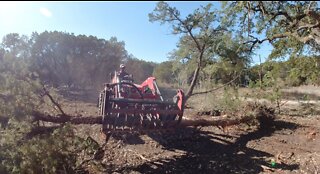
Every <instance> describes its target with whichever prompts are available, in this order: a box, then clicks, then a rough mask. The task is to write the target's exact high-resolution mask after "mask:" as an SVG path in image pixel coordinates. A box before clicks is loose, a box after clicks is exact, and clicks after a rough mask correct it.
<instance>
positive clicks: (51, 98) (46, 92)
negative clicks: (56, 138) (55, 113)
mask: <svg viewBox="0 0 320 174" xmlns="http://www.w3.org/2000/svg"><path fill="white" fill-rule="evenodd" d="M43 91H44V95H46V96H47V97H49V99H50V101H51V102H52V103H53V104H54V105H55V106H56V107H57V108H58V110H59V111H60V112H61V114H62V115H66V114H65V113H64V111H63V110H62V107H61V106H60V105H59V103H58V102H56V101H55V100H54V99H53V97H52V96H51V94H50V93H49V91H48V90H47V89H46V88H45V86H43Z"/></svg>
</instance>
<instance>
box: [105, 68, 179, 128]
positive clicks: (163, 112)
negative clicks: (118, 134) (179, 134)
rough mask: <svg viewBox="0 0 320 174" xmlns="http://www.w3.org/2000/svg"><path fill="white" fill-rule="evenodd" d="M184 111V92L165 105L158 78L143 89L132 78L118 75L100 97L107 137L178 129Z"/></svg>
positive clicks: (150, 80)
mask: <svg viewBox="0 0 320 174" xmlns="http://www.w3.org/2000/svg"><path fill="white" fill-rule="evenodd" d="M183 107H184V93H183V91H182V90H180V89H179V90H178V91H177V94H176V96H175V97H174V98H173V101H164V100H163V97H162V95H161V93H160V90H159V88H158V85H157V83H156V79H155V78H154V77H149V78H147V79H146V80H145V81H144V82H143V83H142V84H140V85H139V84H134V83H133V79H132V75H127V76H124V77H120V76H119V75H118V74H117V73H116V72H115V73H114V75H113V76H112V79H111V83H106V84H104V89H103V90H102V91H101V92H100V97H99V113H100V114H101V115H102V117H103V120H102V122H103V127H102V131H103V133H105V134H108V133H111V132H114V131H141V130H159V129H170V128H174V127H175V126H176V125H178V124H179V123H180V121H181V119H182V115H183Z"/></svg>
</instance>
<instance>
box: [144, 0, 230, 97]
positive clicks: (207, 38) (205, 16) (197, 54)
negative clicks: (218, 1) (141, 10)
mask: <svg viewBox="0 0 320 174" xmlns="http://www.w3.org/2000/svg"><path fill="white" fill-rule="evenodd" d="M211 6H212V4H210V3H209V4H208V5H207V6H205V7H201V8H198V9H197V10H195V11H194V13H192V14H189V15H188V16H187V17H185V18H183V17H181V15H180V12H179V11H178V10H177V9H176V8H174V7H170V6H169V5H168V4H167V3H166V2H158V4H157V6H156V8H155V9H154V11H153V12H152V13H150V14H149V20H150V21H151V22H155V21H158V22H160V24H165V23H168V24H170V25H171V26H172V33H173V34H179V35H182V37H181V41H180V44H181V46H185V47H188V50H189V51H188V52H187V53H188V56H187V57H186V58H187V59H189V61H193V62H194V63H195V67H194V68H193V75H192V80H191V83H190V86H189V89H188V91H187V93H186V98H189V97H190V96H191V95H192V93H193V90H194V87H195V86H196V84H197V81H198V77H199V73H200V70H201V69H202V68H203V66H204V65H203V64H204V62H203V61H204V57H205V54H206V52H207V51H208V48H210V45H211V43H212V38H213V37H215V36H216V35H220V34H221V32H222V31H224V30H223V29H222V28H220V27H219V26H215V23H214V22H215V21H216V20H217V19H216V14H215V13H214V12H213V11H211Z"/></svg>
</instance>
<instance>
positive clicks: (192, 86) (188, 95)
mask: <svg viewBox="0 0 320 174" xmlns="http://www.w3.org/2000/svg"><path fill="white" fill-rule="evenodd" d="M199 72H200V66H198V67H197V69H196V70H195V71H194V73H193V78H192V81H191V84H190V87H189V89H188V92H187V94H186V101H187V100H188V99H189V97H190V96H191V95H192V93H193V89H194V87H195V86H196V84H197V81H198V76H199Z"/></svg>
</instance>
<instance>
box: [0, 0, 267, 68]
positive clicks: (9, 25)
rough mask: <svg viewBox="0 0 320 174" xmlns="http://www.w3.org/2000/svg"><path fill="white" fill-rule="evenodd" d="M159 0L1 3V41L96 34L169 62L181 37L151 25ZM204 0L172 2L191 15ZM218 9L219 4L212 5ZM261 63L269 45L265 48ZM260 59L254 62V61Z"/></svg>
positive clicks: (165, 27) (146, 57)
mask: <svg viewBox="0 0 320 174" xmlns="http://www.w3.org/2000/svg"><path fill="white" fill-rule="evenodd" d="M156 3H157V2H156V1H150V2H146V1H144V2H143V1H142V2H138V1H137V2H124V1H122V2H111V1H106V2H102V1H100V2H99V1H98V2H3V1H1V2H0V21H1V22H0V38H2V37H3V36H4V35H6V34H9V33H19V34H24V35H28V36H30V35H31V33H32V32H34V31H37V32H38V33H41V32H43V31H45V30H47V31H55V30H57V31H63V32H68V33H74V34H75V35H79V34H85V35H93V36H97V37H98V38H104V39H110V37H112V36H115V37H117V39H118V40H119V41H124V42H125V44H126V50H127V51H128V53H129V54H132V55H134V56H135V57H136V58H139V59H143V60H146V61H153V62H158V63H159V62H163V61H166V60H168V58H167V56H168V53H169V52H170V51H172V50H173V49H175V48H176V44H177V42H178V39H179V37H178V36H175V35H172V34H171V32H170V26H168V25H160V24H159V23H157V22H156V23H151V22H149V18H148V14H149V13H150V12H152V11H153V9H154V8H155V7H156ZM207 3H208V2H205V1H194V2H190V1H185V2H178V1H177V2H169V4H170V5H171V6H174V7H176V8H177V9H178V10H179V11H180V12H181V14H182V15H187V14H189V13H192V12H193V11H194V10H195V9H196V8H198V7H200V5H206V4H207ZM213 3H214V4H215V7H217V8H218V7H219V6H218V4H219V2H213ZM262 48H263V49H266V50H263V49H262V50H261V51H260V52H259V53H260V54H261V58H262V60H264V58H265V57H267V55H268V53H269V52H270V49H271V47H270V46H264V47H262ZM257 60H259V59H258V58H257V59H254V61H257Z"/></svg>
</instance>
